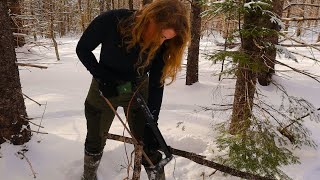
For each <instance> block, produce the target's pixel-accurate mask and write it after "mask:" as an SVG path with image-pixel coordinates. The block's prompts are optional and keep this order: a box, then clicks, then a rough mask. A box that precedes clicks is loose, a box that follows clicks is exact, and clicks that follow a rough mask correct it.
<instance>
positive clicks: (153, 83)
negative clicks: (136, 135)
mask: <svg viewBox="0 0 320 180" xmlns="http://www.w3.org/2000/svg"><path fill="white" fill-rule="evenodd" d="M163 67H164V61H163V58H162V53H161V56H157V57H156V58H155V59H154V61H153V63H152V66H151V69H150V75H149V97H148V107H149V109H150V111H151V113H152V115H153V117H154V119H155V120H156V121H157V120H158V117H159V113H160V108H161V104H162V97H163V90H164V87H163V85H161V83H160V79H161V76H162V70H163Z"/></svg>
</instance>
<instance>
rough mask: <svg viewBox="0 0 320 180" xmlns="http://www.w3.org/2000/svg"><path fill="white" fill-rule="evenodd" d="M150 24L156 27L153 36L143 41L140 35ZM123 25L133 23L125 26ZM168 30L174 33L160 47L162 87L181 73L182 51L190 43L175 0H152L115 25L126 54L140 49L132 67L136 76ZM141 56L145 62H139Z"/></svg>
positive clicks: (186, 24)
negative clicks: (162, 50) (132, 49)
mask: <svg viewBox="0 0 320 180" xmlns="http://www.w3.org/2000/svg"><path fill="white" fill-rule="evenodd" d="M151 20H152V21H153V22H154V23H155V24H156V26H157V28H156V32H155V33H154V35H153V38H152V39H151V40H149V39H148V40H147V41H143V32H144V31H145V30H146V27H147V26H148V23H149V22H150V21H151ZM125 21H127V22H128V21H131V22H133V23H130V24H128V23H126V22H125ZM171 28H172V29H173V30H174V31H175V33H176V36H175V37H173V38H172V39H167V40H165V42H164V43H163V46H165V48H164V49H165V51H164V54H163V60H164V63H165V66H164V69H163V71H162V77H161V84H162V85H163V84H165V79H167V78H170V79H171V81H170V82H169V83H168V84H171V83H172V82H173V81H174V80H175V79H176V76H177V73H178V71H179V70H180V69H181V63H182V57H183V53H184V49H185V48H186V46H187V44H188V42H190V36H191V35H190V18H189V12H188V10H187V8H186V7H185V5H184V4H183V3H182V2H180V1H179V0H154V1H153V2H152V3H150V4H147V5H146V6H144V7H143V8H142V9H141V10H139V11H137V12H136V13H135V14H134V15H133V16H132V17H131V18H128V19H126V20H124V21H123V22H120V25H119V31H120V33H121V35H122V37H123V38H124V39H126V40H125V43H126V45H127V49H128V50H129V49H131V48H133V47H134V46H136V45H139V46H140V53H139V57H140V58H139V60H138V61H137V63H136V65H138V67H137V69H138V72H140V70H142V71H143V70H144V68H145V67H147V66H148V65H149V64H150V63H151V61H152V59H153V58H154V56H155V54H156V52H157V50H158V49H159V47H160V46H161V44H160V38H161V36H162V30H163V29H171ZM145 56H146V58H145V59H144V60H142V59H143V57H145Z"/></svg>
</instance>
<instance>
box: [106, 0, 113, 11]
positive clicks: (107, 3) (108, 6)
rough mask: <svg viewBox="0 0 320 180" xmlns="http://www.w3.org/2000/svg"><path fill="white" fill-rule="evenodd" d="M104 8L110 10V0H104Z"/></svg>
mask: <svg viewBox="0 0 320 180" xmlns="http://www.w3.org/2000/svg"><path fill="white" fill-rule="evenodd" d="M106 9H107V11H109V10H111V9H112V3H111V0H106Z"/></svg>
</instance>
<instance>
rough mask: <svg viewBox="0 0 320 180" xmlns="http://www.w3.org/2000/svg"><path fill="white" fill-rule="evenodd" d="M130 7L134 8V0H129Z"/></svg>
mask: <svg viewBox="0 0 320 180" xmlns="http://www.w3.org/2000/svg"><path fill="white" fill-rule="evenodd" d="M129 9H130V10H133V0H129Z"/></svg>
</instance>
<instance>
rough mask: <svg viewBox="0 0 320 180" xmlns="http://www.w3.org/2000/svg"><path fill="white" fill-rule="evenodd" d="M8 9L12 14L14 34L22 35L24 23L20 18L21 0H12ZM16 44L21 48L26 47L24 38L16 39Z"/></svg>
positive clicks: (11, 20)
mask: <svg viewBox="0 0 320 180" xmlns="http://www.w3.org/2000/svg"><path fill="white" fill-rule="evenodd" d="M8 7H9V9H10V14H12V18H11V19H10V22H11V27H12V29H13V32H14V33H22V32H23V31H22V26H23V21H22V20H21V19H20V18H19V15H21V7H20V3H19V0H11V1H9V2H8ZM14 42H15V46H16V47H18V46H19V47H21V46H23V45H25V43H26V42H25V39H24V36H17V37H14Z"/></svg>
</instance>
